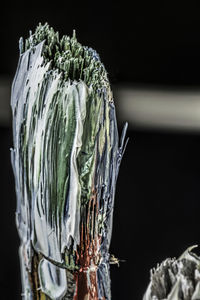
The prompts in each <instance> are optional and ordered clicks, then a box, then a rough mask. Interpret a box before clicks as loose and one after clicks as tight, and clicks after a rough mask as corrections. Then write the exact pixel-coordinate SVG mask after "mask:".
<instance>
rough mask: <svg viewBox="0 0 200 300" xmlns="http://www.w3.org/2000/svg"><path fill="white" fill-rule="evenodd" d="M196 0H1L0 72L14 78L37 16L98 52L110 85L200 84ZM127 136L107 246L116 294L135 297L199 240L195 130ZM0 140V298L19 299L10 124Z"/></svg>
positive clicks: (199, 162) (199, 144)
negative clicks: (161, 265)
mask: <svg viewBox="0 0 200 300" xmlns="http://www.w3.org/2000/svg"><path fill="white" fill-rule="evenodd" d="M197 3H198V1H190V2H188V1H187V4H184V3H181V2H179V1H174V2H173V3H172V4H170V2H169V1H161V4H160V5H159V6H158V4H152V1H137V2H133V3H132V6H130V4H128V3H126V2H125V1H121V2H120V3H119V4H116V3H115V4H114V3H112V2H108V1H107V2H104V1H99V2H94V1H91V2H89V1H88V2H86V1H82V2H81V3H78V2H72V1H65V3H61V2H58V1H55V2H54V3H51V2H50V1H49V2H48V3H44V2H41V3H37V2H33V1H32V2H26V3H25V4H23V5H22V4H21V3H20V2H18V3H16V6H15V4H14V3H13V4H11V2H7V3H4V4H1V18H0V37H1V47H0V57H1V65H0V76H9V77H10V78H12V77H13V76H14V73H15V70H16V65H17V61H18V39H19V37H20V36H21V35H23V36H25V37H26V36H27V35H28V31H29V29H32V30H34V28H35V26H36V25H37V23H38V22H42V23H44V22H46V21H47V22H48V23H49V24H50V25H52V26H53V27H54V28H55V29H56V30H59V31H60V33H61V34H72V30H73V29H74V28H75V29H76V33H77V37H78V39H79V41H80V42H81V43H83V44H85V45H89V46H91V47H93V48H95V49H96V50H97V51H98V52H99V54H100V56H101V58H102V61H103V62H104V64H105V66H106V68H107V70H108V72H109V75H110V81H111V84H123V83H126V82H129V83H131V84H132V83H133V84H135V83H140V84H145V83H148V84H154V85H158V86H159V85H162V86H165V85H167V86H168V85H174V86H176V85H178V86H179V87H181V86H184V87H185V86H190V87H192V86H194V85H195V87H196V86H198V87H199V86H200V72H199V70H200V14H199V8H198V6H197ZM122 100H123V99H121V101H122ZM116 101H119V100H118V99H116ZM188 101H189V99H188ZM118 115H120V111H118ZM120 130H121V126H120ZM128 136H129V137H130V142H129V144H128V147H127V151H126V153H125V156H124V159H123V162H122V166H121V171H120V176H119V180H118V187H117V195H116V204H115V213H114V227H113V239H112V245H111V253H114V254H115V256H116V257H118V258H121V259H125V260H126V262H123V263H121V265H120V268H117V267H116V266H112V267H111V275H112V295H113V299H114V300H118V299H134V300H135V299H142V295H143V292H144V290H145V288H146V286H147V283H148V280H149V269H150V268H151V267H153V266H155V265H156V264H157V262H160V261H162V260H163V259H165V258H166V257H168V256H178V255H179V254H181V252H182V251H183V250H184V249H185V248H186V247H188V246H190V245H193V244H196V243H197V244H198V243H199V241H200V229H199V211H200V155H199V154H200V151H199V150H200V134H198V133H196V134H193V133H190V134H189V133H188V134H186V133H181V134H180V133H178V132H175V133H172V132H167V131H165V132H162V131H161V130H159V129H158V130H154V131H153V130H150V129H148V128H146V129H136V128H135V129H134V128H131V130H129V132H128ZM0 141H1V147H0V167H1V173H0V174H1V178H0V191H1V201H2V203H1V210H0V232H1V238H0V270H1V271H0V295H1V298H2V299H16V300H18V299H20V271H19V262H18V253H17V252H18V245H19V239H18V235H17V232H16V229H15V220H14V218H15V191H14V180H13V175H12V170H11V166H10V153H9V148H10V147H11V146H12V135H11V127H2V128H0Z"/></svg>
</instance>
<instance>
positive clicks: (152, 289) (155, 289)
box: [143, 246, 200, 300]
mask: <svg viewBox="0 0 200 300" xmlns="http://www.w3.org/2000/svg"><path fill="white" fill-rule="evenodd" d="M195 247H196V246H193V247H190V248H188V249H187V250H186V251H185V252H184V253H183V254H182V255H181V256H180V257H179V258H178V259H175V258H173V259H170V258H168V259H166V260H165V261H163V262H162V263H161V264H160V265H158V266H157V268H155V269H152V270H151V281H150V284H149V286H148V288H147V291H146V293H145V295H144V298H143V300H199V299H200V258H199V257H198V256H197V255H196V254H195V253H194V252H192V249H193V248H195Z"/></svg>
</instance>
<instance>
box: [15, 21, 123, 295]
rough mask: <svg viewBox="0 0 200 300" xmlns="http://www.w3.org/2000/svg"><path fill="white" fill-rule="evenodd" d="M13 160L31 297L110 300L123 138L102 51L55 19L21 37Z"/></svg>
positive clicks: (24, 270)
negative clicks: (61, 31) (60, 28)
mask: <svg viewBox="0 0 200 300" xmlns="http://www.w3.org/2000/svg"><path fill="white" fill-rule="evenodd" d="M11 106H12V112H13V140H14V146H13V149H12V150H11V159H12V165H13V170H14V175H15V182H16V194H17V212H16V222H17V228H18V232H19V235H20V239H21V246H20V258H21V270H22V285H23V298H24V299H55V300H59V299H74V300H80V299H83V300H84V299H88V300H90V299H110V298H111V294H110V275H109V260H110V255H109V246H110V241H111V234H112V217H113V207H114V195H115V187H116V180H117V175H118V171H119V166H120V162H121V158H122V156H123V152H124V140H125V134H126V130H127V124H126V125H125V127H124V130H123V133H122V138H121V143H120V144H119V139H118V130H117V122H116V116H115V106H114V102H113V96H112V92H111V89H110V85H109V81H108V77H107V72H106V70H105V68H104V66H103V64H102V63H101V61H100V58H99V56H98V54H97V53H96V51H94V50H93V49H91V48H88V47H84V46H82V45H81V44H80V43H78V41H77V39H76V36H75V33H74V34H73V37H72V38H70V37H68V36H63V37H62V38H61V39H60V38H59V35H58V33H57V32H54V30H53V29H52V28H50V27H49V26H48V25H47V24H45V25H44V26H42V25H41V24H40V25H39V26H38V27H37V28H36V31H35V33H34V34H32V33H31V32H30V37H29V38H28V39H26V40H25V42H24V41H23V39H20V59H19V64H18V68H17V72H16V75H15V78H14V81H13V85H12V96H11Z"/></svg>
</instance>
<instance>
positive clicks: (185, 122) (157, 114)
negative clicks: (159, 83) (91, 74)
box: [114, 86, 200, 131]
mask: <svg viewBox="0 0 200 300" xmlns="http://www.w3.org/2000/svg"><path fill="white" fill-rule="evenodd" d="M114 97H115V99H116V101H117V107H118V118H120V119H121V120H126V121H128V123H129V127H130V128H131V129H133V128H140V127H142V128H151V129H161V130H162V129H167V130H184V131H200V90H197V89H196V88H194V89H192V88H190V89H185V88H181V89H177V88H176V89H175V88H172V89H169V88H163V89H161V88H158V87H155V88H152V87H151V88H147V87H145V86H144V87H130V86H129V87H126V86H118V87H117V86H116V88H115V89H114Z"/></svg>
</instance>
